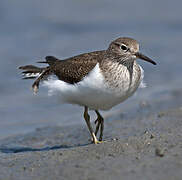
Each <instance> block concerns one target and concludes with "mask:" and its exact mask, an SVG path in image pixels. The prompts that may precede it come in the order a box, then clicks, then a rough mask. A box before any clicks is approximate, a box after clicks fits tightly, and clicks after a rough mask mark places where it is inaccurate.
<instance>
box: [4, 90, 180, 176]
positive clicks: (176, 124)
mask: <svg viewBox="0 0 182 180" xmlns="http://www.w3.org/2000/svg"><path fill="white" fill-rule="evenodd" d="M176 92H177V93H176ZM171 94H172V96H171V98H167V99H165V98H163V99H160V101H159V99H158V100H157V101H156V100H154V101H152V102H151V103H149V102H142V103H140V104H139V106H138V107H139V108H138V110H137V112H136V113H134V115H133V116H130V115H128V114H123V113H122V112H118V113H117V114H113V115H112V117H109V118H106V120H105V131H104V139H105V140H106V141H105V142H104V143H102V144H99V145H94V144H90V142H89V140H88V138H89V133H88V130H87V128H86V125H85V124H83V125H74V126H73V125H70V126H65V127H64V126H62V127H45V128H38V129H36V130H35V131H33V132H32V133H28V134H22V135H17V136H14V137H9V138H6V139H3V140H1V141H0V179H3V180H5V179H6V180H8V179H13V180H21V179H22V180H28V179H74V180H77V179H84V180H85V179H89V180H91V179H125V180H126V179H130V180H131V179H140V180H146V179H147V180H150V179H165V180H171V179H176V180H177V179H181V177H182V171H181V169H182V141H181V139H182V106H180V102H182V101H181V97H182V96H181V95H182V93H181V90H179V91H175V93H174V92H172V93H171ZM176 98H178V101H177V100H176ZM175 102H176V103H175ZM177 102H178V103H177ZM171 103H172V104H176V106H174V105H173V106H174V107H170V108H169V107H168V108H166V107H167V104H171ZM164 104H165V106H164Z"/></svg>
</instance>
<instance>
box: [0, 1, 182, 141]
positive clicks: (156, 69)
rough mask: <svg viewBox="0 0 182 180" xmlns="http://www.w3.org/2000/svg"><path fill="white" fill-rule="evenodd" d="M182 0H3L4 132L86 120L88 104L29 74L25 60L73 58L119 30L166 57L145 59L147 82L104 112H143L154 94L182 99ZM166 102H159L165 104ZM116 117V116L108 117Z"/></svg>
mask: <svg viewBox="0 0 182 180" xmlns="http://www.w3.org/2000/svg"><path fill="white" fill-rule="evenodd" d="M181 7H182V1H180V0H173V1H170V0H165V1H164V0H153V1H145V0H137V1H133V0H127V1H125V0H115V1H112V0H101V1H98V0H92V1H88V0H77V1H75V0H61V1H60V0H54V1H49V0H29V1H25V0H16V1H12V0H1V1H0V56H1V60H0V138H4V137H7V136H11V135H15V134H21V133H26V132H30V131H32V130H34V129H35V128H39V127H44V126H56V125H59V126H62V125H69V124H74V123H75V124H77V123H85V122H84V121H83V118H82V111H83V109H82V108H80V107H77V106H72V105H65V104H59V102H58V101H57V99H56V98H55V97H48V96H47V89H44V88H40V91H39V93H38V95H36V96H35V95H33V93H32V91H31V85H32V81H31V80H29V81H28V80H27V81H24V80H21V74H20V71H19V70H18V69H17V67H18V66H21V65H26V64H34V65H35V62H36V61H38V60H41V59H43V58H44V57H45V56H47V55H54V56H56V57H58V58H61V59H63V58H67V57H70V56H74V55H77V54H80V53H85V52H89V51H95V50H102V49H106V48H107V47H108V45H109V43H110V42H111V41H112V40H114V39H115V38H117V37H119V36H129V37H132V38H134V39H136V40H138V41H139V42H140V44H141V46H140V50H141V52H143V53H144V54H146V55H147V56H149V57H151V58H152V59H154V60H155V61H156V62H157V63H158V65H157V66H153V65H151V64H149V63H145V62H142V61H138V62H139V63H140V65H142V67H143V68H144V70H145V82H146V84H147V88H145V89H139V90H138V91H137V93H136V94H135V95H134V96H133V97H131V98H130V99H129V100H127V101H126V102H125V103H123V104H120V105H118V106H117V107H115V108H114V109H113V110H111V111H108V112H103V114H104V116H106V117H109V115H111V114H113V113H114V112H116V111H119V112H123V113H126V114H132V113H134V115H135V113H140V111H138V109H140V108H141V107H142V105H146V104H151V106H152V103H151V102H152V101H158V102H160V101H161V102H163V100H164V99H168V100H169V103H168V104H166V103H164V104H163V103H161V104H160V108H164V107H167V106H178V105H181V104H182V103H181V100H180V98H178V95H179V94H180V92H181V90H182V80H181V69H182V65H181V52H182V51H181V44H182V11H181ZM157 108H158V107H153V109H157ZM108 120H112V118H108Z"/></svg>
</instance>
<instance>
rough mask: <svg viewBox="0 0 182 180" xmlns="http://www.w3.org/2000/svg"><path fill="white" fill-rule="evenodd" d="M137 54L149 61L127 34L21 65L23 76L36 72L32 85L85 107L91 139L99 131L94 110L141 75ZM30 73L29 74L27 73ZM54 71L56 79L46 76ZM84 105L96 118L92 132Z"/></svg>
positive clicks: (111, 102)
mask: <svg viewBox="0 0 182 180" xmlns="http://www.w3.org/2000/svg"><path fill="white" fill-rule="evenodd" d="M137 58H140V59H143V60H145V61H148V62H150V63H152V64H156V63H155V62H154V61H153V60H151V59H150V58H148V57H147V56H144V55H143V54H141V53H139V44H138V42H137V41H136V40H134V39H131V38H126V37H123V38H118V39H116V40H114V41H113V42H111V43H110V45H109V47H108V49H107V50H103V51H95V52H90V53H85V54H81V55H78V56H74V57H71V58H68V59H65V60H59V59H57V58H55V57H53V56H47V57H46V61H45V62H40V63H47V64H49V66H47V67H45V68H38V67H35V66H32V65H28V66H21V67H20V69H23V70H24V71H23V74H24V75H25V76H26V78H29V77H30V78H32V77H34V75H35V73H37V72H39V73H40V74H39V76H38V77H37V79H36V80H35V81H34V83H33V85H32V87H33V90H34V92H37V91H38V88H39V83H40V82H41V81H44V83H43V85H44V86H46V87H48V89H49V94H51V95H52V94H56V95H58V98H59V99H60V100H61V101H62V102H66V103H70V104H77V105H80V106H84V107H85V112H84V118H85V120H86V122H87V125H88V128H89V131H90V133H91V136H92V139H93V142H94V143H98V140H97V138H96V134H97V131H98V130H99V128H100V138H99V139H100V140H102V135H103V118H102V116H101V115H100V114H99V112H98V110H99V109H101V110H108V109H110V108H112V107H113V106H115V105H117V104H119V103H121V102H123V101H124V100H126V99H127V98H128V97H130V96H131V95H132V94H133V93H134V92H135V91H136V90H137V88H138V87H139V85H140V83H141V81H142V79H143V70H142V68H141V67H140V66H139V65H138V64H137V62H136V59H137ZM31 73H32V74H33V76H31ZM51 75H55V76H56V77H57V79H52V78H50V77H51ZM88 108H89V109H93V110H95V112H96V114H97V116H98V119H97V121H96V122H98V124H97V127H96V131H95V133H94V132H93V130H92V127H91V125H90V117H89V115H88Z"/></svg>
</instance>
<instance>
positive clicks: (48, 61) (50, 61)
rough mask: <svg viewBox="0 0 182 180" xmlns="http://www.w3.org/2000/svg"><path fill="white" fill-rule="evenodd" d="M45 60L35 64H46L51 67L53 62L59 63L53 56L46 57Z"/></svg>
mask: <svg viewBox="0 0 182 180" xmlns="http://www.w3.org/2000/svg"><path fill="white" fill-rule="evenodd" d="M45 59H46V61H38V62H37V63H46V64H49V65H53V64H54V63H55V62H57V61H59V59H57V58H56V57H54V56H46V57H45Z"/></svg>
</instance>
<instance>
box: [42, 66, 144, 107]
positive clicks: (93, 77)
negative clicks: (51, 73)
mask: <svg viewBox="0 0 182 180" xmlns="http://www.w3.org/2000/svg"><path fill="white" fill-rule="evenodd" d="M142 76H143V75H142ZM142 78H143V77H142ZM141 80H142V79H141ZM140 82H141V81H140ZM43 86H46V87H48V89H49V91H48V94H49V95H57V96H58V98H59V99H60V100H61V101H62V102H64V103H70V104H77V105H80V106H88V107H89V108H90V109H100V110H107V109H110V108H112V107H113V106H115V105H117V104H119V103H121V102H122V101H124V100H125V99H127V98H128V97H129V96H131V95H132V94H133V93H134V91H135V90H136V89H137V88H138V86H139V84H136V85H134V86H136V87H133V90H131V91H130V92H128V87H127V85H126V88H124V89H123V86H122V90H121V89H120V90H119V91H117V90H116V89H114V90H113V89H112V88H110V87H109V86H108V85H107V84H106V83H105V81H104V77H103V75H102V74H101V72H100V68H99V65H98V64H97V65H96V66H95V68H94V69H93V70H92V71H91V72H90V73H89V75H88V76H87V77H85V78H84V79H83V80H82V81H81V82H79V83H76V84H68V83H66V82H64V81H61V80H58V79H52V78H50V79H48V80H46V81H44V82H43ZM131 88H132V87H131Z"/></svg>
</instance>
